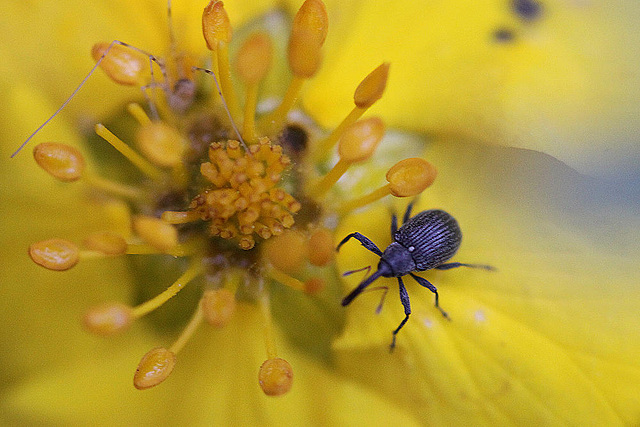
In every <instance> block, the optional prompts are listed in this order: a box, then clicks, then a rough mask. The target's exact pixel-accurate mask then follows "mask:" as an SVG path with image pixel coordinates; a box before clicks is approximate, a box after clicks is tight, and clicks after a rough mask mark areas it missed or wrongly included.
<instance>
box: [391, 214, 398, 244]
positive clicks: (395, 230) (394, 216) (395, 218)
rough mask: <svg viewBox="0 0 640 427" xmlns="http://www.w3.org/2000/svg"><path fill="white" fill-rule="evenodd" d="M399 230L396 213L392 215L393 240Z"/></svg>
mask: <svg viewBox="0 0 640 427" xmlns="http://www.w3.org/2000/svg"><path fill="white" fill-rule="evenodd" d="M397 231H398V217H397V216H396V214H393V215H391V240H393V237H394V236H395V235H396V232H397Z"/></svg>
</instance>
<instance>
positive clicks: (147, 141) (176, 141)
mask: <svg viewBox="0 0 640 427" xmlns="http://www.w3.org/2000/svg"><path fill="white" fill-rule="evenodd" d="M136 141H137V143H138V147H139V148H140V151H142V153H143V154H144V155H145V156H146V157H147V159H149V160H150V161H151V162H152V163H154V164H155V165H158V166H162V167H173V166H177V165H179V164H181V162H182V155H183V154H184V151H185V149H186V147H187V142H186V141H185V139H184V138H183V137H182V135H181V134H180V132H178V131H177V130H176V129H174V128H172V127H171V126H169V125H167V124H165V123H163V122H152V123H149V124H148V125H145V126H142V127H140V128H139V129H138V132H137V133H136Z"/></svg>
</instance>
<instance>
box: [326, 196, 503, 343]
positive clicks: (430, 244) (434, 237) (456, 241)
mask: <svg viewBox="0 0 640 427" xmlns="http://www.w3.org/2000/svg"><path fill="white" fill-rule="evenodd" d="M412 208H413V203H410V204H409V205H408V206H407V210H406V211H405V213H404V217H403V220H402V226H401V227H400V228H398V219H397V217H396V215H395V214H393V216H392V218H391V238H392V240H393V242H391V244H389V246H387V247H386V249H385V250H384V252H383V251H381V250H380V249H379V248H378V246H376V244H375V243H373V242H372V241H371V240H370V239H369V238H367V237H365V236H363V235H362V234H360V233H358V232H355V233H351V234H349V235H348V236H347V237H345V238H344V239H342V241H341V242H340V243H339V244H338V247H337V249H336V250H337V251H339V250H340V247H342V245H344V244H345V243H346V242H347V241H349V240H350V239H351V238H354V239H356V240H357V241H359V242H360V243H361V244H362V246H364V247H365V248H366V249H368V250H370V251H371V252H373V253H374V254H376V255H378V256H380V261H379V262H378V269H377V270H376V272H375V273H373V274H372V275H371V276H369V277H367V278H366V279H365V280H363V281H362V282H361V283H360V284H359V285H358V286H357V287H356V288H355V289H354V290H353V291H351V293H349V295H347V296H346V297H344V299H343V300H342V305H343V306H347V305H349V304H350V303H351V302H352V301H353V300H354V299H355V298H356V297H357V296H358V295H360V294H361V293H362V291H364V290H365V288H366V287H367V286H369V285H370V284H371V283H373V281H374V280H376V279H378V278H379V277H396V278H397V279H398V285H399V287H400V301H401V302H402V306H403V307H404V314H405V317H404V319H403V320H402V322H400V325H399V326H398V327H397V328H396V329H394V331H393V335H392V336H393V338H392V341H391V346H390V350H391V351H393V349H394V348H395V345H396V335H397V334H398V332H399V331H400V329H402V327H403V326H404V325H405V323H407V320H409V315H410V314H411V304H410V302H409V294H408V293H407V289H406V288H405V286H404V283H403V281H402V277H403V276H406V275H409V276H411V277H413V279H414V280H415V281H416V282H418V284H419V285H420V286H423V287H425V288H427V289H429V290H430V291H431V292H433V293H434V294H435V298H436V302H435V306H436V308H437V309H438V310H440V312H441V313H442V315H443V316H444V317H445V318H447V319H449V320H450V318H449V315H448V314H447V312H446V311H444V310H443V309H442V308H441V307H440V302H439V296H438V289H437V288H436V287H435V286H434V285H433V284H431V282H429V281H428V280H427V279H425V278H424V277H420V276H417V275H415V274H414V272H420V271H426V270H431V269H434V268H435V269H437V270H449V269H452V268H456V267H471V268H482V269H485V270H494V268H493V267H492V266H489V265H482V264H464V263H461V262H447V261H449V260H450V259H451V258H452V257H453V256H454V255H455V253H456V252H457V251H458V248H459V247H460V242H461V241H462V232H461V231H460V226H459V225H458V221H456V219H455V218H454V217H453V216H451V214H449V213H447V212H445V211H442V210H436V209H434V210H427V211H422V212H420V213H419V214H417V215H416V216H414V217H411V210H412ZM357 271H360V270H357ZM350 273H352V272H348V273H345V274H350Z"/></svg>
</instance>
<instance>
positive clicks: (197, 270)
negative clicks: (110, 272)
mask: <svg viewBox="0 0 640 427" xmlns="http://www.w3.org/2000/svg"><path fill="white" fill-rule="evenodd" d="M202 271H203V270H202V265H201V263H200V259H196V260H193V261H192V262H191V265H190V266H189V268H188V269H187V271H185V272H184V273H183V274H182V276H180V277H179V278H178V280H176V281H175V282H173V284H172V285H171V286H169V287H168V288H167V289H166V290H165V291H164V292H162V293H161V294H159V295H157V296H156V297H155V298H153V299H151V300H149V301H147V302H144V303H142V304H140V305H138V306H137V307H134V308H133V316H134V317H135V318H136V319H138V318H140V317H142V316H144V315H146V314H148V313H150V312H152V311H153V310H155V309H156V308H158V307H160V306H161V305H162V304H164V303H165V302H167V301H169V299H171V298H172V297H174V296H175V295H176V294H177V293H178V292H180V291H181V290H182V288H183V287H184V286H185V285H187V284H188V283H189V282H190V281H192V280H193V279H195V278H196V277H197V276H198V275H200V274H201V273H202Z"/></svg>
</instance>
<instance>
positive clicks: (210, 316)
mask: <svg viewBox="0 0 640 427" xmlns="http://www.w3.org/2000/svg"><path fill="white" fill-rule="evenodd" d="M200 304H201V305H202V310H203V312H204V318H205V320H206V321H207V323H208V324H210V325H211V326H214V327H216V328H221V327H223V326H225V325H226V324H227V323H229V321H230V320H231V317H232V316H233V313H235V311H236V297H235V295H233V292H231V291H230V290H229V289H225V288H222V289H213V290H208V291H205V292H204V295H203V297H202V300H201V301H200Z"/></svg>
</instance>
